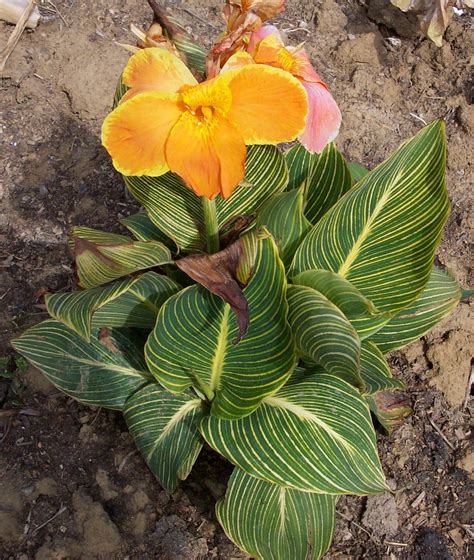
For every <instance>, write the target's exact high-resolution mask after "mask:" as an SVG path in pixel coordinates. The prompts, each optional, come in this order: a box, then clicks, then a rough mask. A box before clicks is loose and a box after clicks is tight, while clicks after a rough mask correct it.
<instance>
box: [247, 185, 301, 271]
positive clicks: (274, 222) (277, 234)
mask: <svg viewBox="0 0 474 560" xmlns="http://www.w3.org/2000/svg"><path fill="white" fill-rule="evenodd" d="M303 195H304V193H303V190H302V188H300V189H294V190H291V191H288V192H283V193H277V194H275V195H273V197H272V198H270V200H269V201H268V202H267V203H266V204H264V205H263V207H262V208H261V210H260V212H259V213H258V218H257V224H258V225H259V226H265V227H267V228H268V230H269V231H270V233H271V234H272V235H273V238H274V239H275V241H276V242H277V245H278V249H279V251H280V258H281V260H282V261H283V264H284V265H285V267H288V266H289V265H290V264H291V261H292V260H293V256H294V254H295V251H296V249H297V248H298V246H299V244H300V243H301V241H302V240H303V239H304V237H305V235H306V234H307V233H308V231H309V230H310V229H311V224H310V222H308V220H307V219H306V218H305V215H304V211H303V205H304V200H303Z"/></svg>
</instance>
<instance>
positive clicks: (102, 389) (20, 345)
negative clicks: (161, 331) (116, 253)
mask: <svg viewBox="0 0 474 560" xmlns="http://www.w3.org/2000/svg"><path fill="white" fill-rule="evenodd" d="M104 334H105V336H104V337H101V336H99V332H98V331H94V332H93V333H92V338H91V340H90V342H86V341H85V340H84V339H83V338H81V337H80V336H79V335H78V334H77V333H75V332H74V331H72V330H71V329H69V328H68V327H66V325H63V324H62V323H59V322H58V321H55V320H53V319H50V320H48V321H44V322H43V323H39V324H38V325H35V326H34V327H31V328H30V329H28V330H27V331H26V332H24V333H23V334H22V335H21V336H20V337H19V338H17V339H15V340H14V341H13V342H12V344H13V346H14V348H15V349H16V350H17V351H18V352H19V353H20V354H21V355H22V356H24V357H25V358H26V359H27V360H28V361H29V362H31V363H32V364H33V365H34V366H36V367H37V368H38V369H40V370H41V371H42V372H43V373H44V375H45V376H46V377H47V378H48V380H49V381H51V383H53V385H56V387H58V389H61V391H63V392H64V393H66V394H67V395H69V396H71V397H74V398H75V399H77V400H79V401H81V402H84V403H86V404H93V405H97V406H103V407H106V408H114V409H117V410H121V409H122V406H123V403H124V402H125V401H126V399H127V398H128V397H129V396H130V394H131V393H133V392H134V391H136V390H137V389H139V388H140V387H141V386H142V385H144V384H145V383H146V381H147V380H148V379H150V377H151V376H150V374H149V372H148V371H147V369H146V365H145V363H144V361H143V356H142V355H141V353H140V352H139V351H138V349H137V347H136V346H135V345H134V344H132V342H131V341H130V340H129V337H128V336H127V334H126V333H123V332H120V331H114V330H107V332H105V333H104Z"/></svg>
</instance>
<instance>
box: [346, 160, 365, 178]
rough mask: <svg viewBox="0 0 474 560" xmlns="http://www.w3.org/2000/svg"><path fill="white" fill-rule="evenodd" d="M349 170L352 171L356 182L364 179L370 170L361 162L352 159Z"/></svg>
mask: <svg viewBox="0 0 474 560" xmlns="http://www.w3.org/2000/svg"><path fill="white" fill-rule="evenodd" d="M347 167H348V168H349V171H350V173H351V177H352V181H353V182H354V183H358V182H359V181H360V180H361V179H363V178H364V177H365V176H366V175H367V173H369V170H368V169H367V168H366V167H364V166H363V165H361V164H360V163H356V162H355V161H351V162H349V163H348V164H347Z"/></svg>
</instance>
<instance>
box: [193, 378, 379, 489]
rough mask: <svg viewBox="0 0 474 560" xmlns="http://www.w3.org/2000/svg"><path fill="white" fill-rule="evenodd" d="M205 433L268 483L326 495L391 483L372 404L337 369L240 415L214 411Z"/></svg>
mask: <svg viewBox="0 0 474 560" xmlns="http://www.w3.org/2000/svg"><path fill="white" fill-rule="evenodd" d="M201 431H202V434H203V436H204V438H205V439H206V441H207V442H208V444H209V445H210V446H211V447H212V448H213V449H215V450H216V451H218V452H219V453H221V455H223V456H224V457H226V458H227V459H228V460H229V461H231V462H232V463H233V464H234V465H236V466H238V467H239V468H241V469H242V470H244V471H245V472H246V473H247V474H249V475H251V476H255V477H257V478H261V479H263V480H266V481H268V482H273V483H275V484H279V485H283V486H286V487H289V488H294V489H297V490H303V491H310V492H319V493H322V494H346V493H352V494H359V495H366V494H374V493H377V492H383V491H384V490H386V489H387V487H386V485H385V481H384V476H383V472H382V468H381V465H380V461H379V459H378V456H377V450H376V440H375V433H374V429H373V426H372V421H371V418H370V413H369V409H368V407H367V404H366V403H365V400H364V399H363V397H361V395H360V394H359V391H358V390H357V389H355V388H354V387H352V385H350V384H349V383H346V382H345V381H344V380H342V379H340V378H338V377H336V376H334V375H330V374H321V375H319V374H318V375H313V376H310V377H308V378H307V379H306V380H304V381H302V382H301V383H297V384H290V385H288V386H286V385H285V386H284V387H283V388H282V389H280V390H279V391H278V393H276V394H275V395H273V396H270V397H266V398H265V399H264V400H263V402H262V404H261V405H260V406H259V407H258V408H257V410H255V411H254V412H253V413H252V414H250V415H249V416H246V417H245V418H240V419H239V420H234V421H228V420H223V419H221V418H217V417H215V416H209V417H206V418H204V419H203V420H202V423H201Z"/></svg>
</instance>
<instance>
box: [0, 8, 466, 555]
mask: <svg viewBox="0 0 474 560" xmlns="http://www.w3.org/2000/svg"><path fill="white" fill-rule="evenodd" d="M167 5H168V6H170V7H172V9H173V13H174V14H175V15H177V16H178V17H180V18H181V20H182V21H183V22H184V23H185V24H186V25H187V26H188V27H189V30H190V31H191V32H192V33H194V35H195V37H196V38H198V39H199V40H200V41H201V42H202V43H204V44H205V46H208V45H209V43H210V40H211V37H212V36H214V35H215V34H216V33H217V32H218V31H219V29H220V20H219V6H220V2H219V1H218V0H201V1H199V2H198V1H197V0H196V1H194V0H193V1H188V2H184V1H183V2H181V1H175V2H168V3H167ZM42 6H43V7H42ZM54 7H55V8H53V7H52V4H50V3H47V2H40V10H41V11H42V14H43V15H44V16H46V20H47V21H44V22H43V23H42V24H41V25H40V26H39V27H38V28H37V29H36V30H35V31H33V32H27V33H25V34H24V35H23V37H22V39H21V41H20V43H19V45H18V46H17V48H16V50H15V51H14V53H13V55H12V56H11V58H10V60H9V63H8V65H7V68H6V71H5V73H4V75H3V77H2V78H1V80H0V108H1V109H0V111H1V112H0V142H1V143H2V148H1V151H0V167H1V168H2V173H0V206H1V210H2V212H1V213H0V301H1V305H2V309H1V311H0V341H1V343H2V351H1V353H2V354H9V353H10V352H11V349H10V348H9V340H10V338H11V337H12V336H14V335H15V334H17V333H19V332H21V330H22V329H23V328H25V327H26V326H28V325H30V324H33V323H35V322H37V321H39V320H41V319H42V318H44V313H43V309H42V308H41V294H42V293H44V291H45V290H48V291H55V290H58V289H61V290H62V289H71V288H72V287H74V278H73V273H72V267H71V258H70V256H69V254H68V252H67V247H66V236H67V232H68V230H69V229H70V228H71V226H73V225H77V224H84V225H88V226H91V227H99V228H102V229H108V230H116V229H117V219H118V218H119V217H121V216H124V215H128V214H130V213H132V212H134V211H135V210H136V209H137V205H136V204H135V203H134V201H133V200H131V199H130V198H129V197H128V196H127V193H126V192H125V189H124V188H123V185H122V181H121V178H120V177H119V176H118V175H117V174H116V173H115V172H114V171H113V169H112V167H111V165H110V161H109V159H108V157H107V156H106V154H105V153H104V150H103V149H102V148H101V146H100V141H99V129H100V123H101V120H102V119H103V117H104V116H105V115H106V113H107V111H108V110H109V108H110V99H111V95H112V92H113V89H114V84H115V82H116V79H117V76H118V75H119V72H120V70H121V67H122V66H123V64H124V62H125V61H126V59H127V54H126V53H125V51H123V50H121V49H120V48H119V47H117V46H116V45H115V44H114V43H113V41H118V42H131V41H132V37H131V35H130V33H129V32H128V31H127V30H128V28H129V25H130V23H136V24H139V25H143V26H145V25H146V24H147V23H148V21H149V12H148V8H147V6H146V3H145V2H144V1H141V0H114V1H113V2H111V1H110V0H108V1H105V0H94V1H92V0H88V1H84V0H83V1H80V0H75V1H74V0H56V2H55V4H54ZM48 8H49V9H48ZM471 23H472V22H471V20H470V18H469V14H465V15H463V16H461V17H455V18H454V20H453V22H452V24H451V26H450V28H449V29H448V32H447V34H446V41H445V43H444V46H443V47H442V48H441V49H438V48H436V47H435V46H434V45H433V44H431V43H430V42H429V41H427V40H424V39H422V38H420V37H419V36H418V31H417V28H416V26H415V25H414V21H413V19H411V18H407V17H406V16H404V15H403V14H401V13H398V12H396V11H395V10H393V9H392V8H390V7H389V6H388V2H384V1H382V0H367V1H365V2H363V1H356V0H348V1H342V0H341V1H336V0H321V1H318V2H314V1H313V0H308V1H304V0H287V11H286V12H285V13H284V14H282V15H281V17H280V18H279V25H280V27H281V28H283V30H284V32H285V33H286V35H287V38H288V40H289V41H291V42H292V43H294V44H297V43H299V42H301V41H306V46H307V48H308V50H309V52H310V54H311V56H312V58H313V61H314V62H315V65H316V68H317V70H318V72H319V73H320V74H321V76H322V77H323V78H324V79H325V81H326V82H327V83H328V85H329V87H330V88H331V90H332V91H333V93H334V95H335V97H336V99H337V100H338V103H339V105H340V107H341V110H342V113H343V117H344V121H343V127H342V130H341V134H340V136H339V138H338V146H339V148H340V149H341V150H342V151H343V152H344V153H345V155H346V156H347V157H348V159H350V160H353V161H359V162H361V163H363V164H366V165H367V166H369V167H373V166H374V165H376V164H377V163H379V162H380V161H382V160H383V159H384V158H385V157H386V156H387V155H388V154H389V153H390V152H391V151H392V150H393V149H395V148H396V146H397V145H398V144H399V143H400V142H401V141H402V140H403V139H405V138H406V137H408V136H410V135H412V134H414V133H415V132H416V131H417V130H418V129H419V128H420V127H421V126H422V121H426V122H429V121H431V120H432V119H434V118H437V117H443V118H444V119H445V120H446V127H447V140H448V168H447V185H448V189H449V194H450V199H451V203H452V213H451V217H450V219H449V222H448V226H447V229H446V233H445V237H444V240H443V243H442V245H441V248H440V250H439V253H438V260H439V262H440V263H441V264H443V265H445V266H447V267H449V268H450V269H451V270H452V271H453V272H454V273H455V274H456V276H457V277H458V278H459V280H460V281H461V283H462V284H463V285H469V284H470V283H471V284H472V260H471V259H472V258H471V256H470V255H471V254H472V253H470V252H469V243H472V224H473V223H474V221H473V216H472V204H470V203H471V202H472V195H471V191H470V190H469V189H470V184H471V183H472V179H473V169H472V166H473V162H472V158H471V159H470V158H469V154H472V152H473V148H474V145H473V144H474V142H473V132H474V105H473V95H474V93H473V81H472V78H470V76H472V73H471V74H470V71H471V72H472V67H470V58H469V57H470V56H471V54H472V51H471V50H470V49H471V46H472V43H470V38H469V32H470V29H469V26H470V25H471ZM10 32H11V26H8V25H6V24H3V23H1V22H0V43H4V42H5V41H6V38H7V37H8V35H9V33H10ZM472 324H473V323H472V317H471V309H470V306H469V304H468V303H462V304H461V305H460V306H459V307H458V308H457V309H456V310H455V312H454V313H453V314H452V316H451V317H450V318H448V319H446V320H445V321H444V322H443V323H442V324H441V325H439V326H437V327H436V329H434V330H433V331H432V332H431V333H429V334H428V335H427V336H425V337H424V338H423V339H422V340H421V341H420V342H417V343H414V344H412V345H411V346H409V347H408V348H406V349H405V350H404V351H400V352H397V353H395V354H394V355H393V356H392V366H393V368H394V373H395V374H396V375H399V376H400V377H401V378H402V379H404V381H406V383H407V388H408V393H409V395H410V396H411V398H412V401H413V404H414V414H413V416H411V417H410V418H409V419H407V421H406V422H405V423H404V425H403V426H402V427H400V428H399V429H398V430H397V431H396V432H395V433H394V434H393V435H392V436H390V437H386V436H380V442H379V443H380V451H381V458H382V463H383V466H384V469H385V472H386V474H387V477H388V478H389V480H390V483H391V485H392V489H393V493H392V494H389V493H387V494H384V495H382V496H374V497H370V498H367V499H362V498H355V497H347V498H343V499H341V500H340V502H339V504H338V519H337V529H336V536H335V542H334V546H333V548H332V549H331V551H330V552H329V553H328V555H327V558H328V559H331V560H333V559H347V560H349V559H351V560H353V559H359V558H371V559H374V558H380V559H387V560H395V559H400V560H415V559H421V560H436V559H443V560H448V559H453V560H461V559H463V558H468V557H469V556H470V555H472V537H473V535H474V526H473V523H474V516H473V511H472V488H473V482H472V479H471V478H470V474H469V473H471V476H472V470H473V462H474V455H473V451H472V447H470V446H469V441H470V438H471V424H470V422H471V418H472V416H471V412H472V409H471V408H470V403H469V400H468V397H469V393H468V383H469V375H470V371H471V350H470V344H469V343H470V341H472ZM471 346H472V344H471ZM0 379H1V378H0ZM0 407H2V409H3V411H5V410H10V409H12V408H15V409H17V410H23V411H26V413H27V414H18V415H14V416H8V417H1V416H0V440H1V444H0V445H1V454H0V496H1V500H0V558H1V559H7V558H8V559H10V558H12V559H18V560H20V559H21V560H27V559H29V558H35V559H39V560H43V559H44V560H46V559H48V560H49V559H51V558H57V559H59V558H83V559H86V558H87V559H88V560H89V559H91V558H95V557H98V558H120V559H123V558H130V559H131V560H134V559H140V560H142V559H146V558H160V559H163V560H167V559H170V560H171V559H173V560H178V559H183V560H189V559H211V558H222V559H226V560H228V559H231V558H243V557H245V556H244V555H243V554H242V553H240V552H239V551H238V550H237V549H236V548H235V547H234V546H233V545H232V544H231V543H230V542H229V541H228V539H227V538H226V537H225V535H224V534H223V532H222V530H221V529H220V528H219V526H218V524H217V522H216V519H215V515H214V513H213V504H214V501H215V499H217V498H218V497H220V496H221V495H222V494H223V492H224V490H225V483H226V480H227V477H228V476H229V473H230V467H229V466H228V465H227V464H226V463H224V462H223V461H221V460H220V459H218V458H217V457H216V456H215V455H214V454H213V453H212V452H210V451H208V450H206V451H205V452H204V453H203V455H202V456H201V458H200V459H199V461H198V464H197V466H196V468H195V470H194V471H193V473H192V474H191V476H190V478H189V479H188V480H187V481H186V482H185V483H183V484H182V485H181V487H180V489H179V490H178V491H177V492H176V493H175V494H173V495H172V496H169V495H167V494H166V493H165V492H164V491H162V490H161V488H160V487H159V485H158V484H157V482H156V481H155V480H154V479H153V477H152V475H151V474H150V473H149V471H148V470H147V468H146V466H145V464H144V462H143V461H142V459H141V458H140V456H139V454H138V453H137V452H136V450H135V447H134V445H133V442H132V441H131V438H130V436H129V434H128V432H127V430H126V426H125V424H124V423H123V420H122V419H121V417H120V415H119V414H116V413H113V412H110V411H104V410H93V409H91V408H89V407H84V406H82V405H80V404H78V403H76V402H74V401H72V400H71V399H68V398H67V397H65V396H64V395H62V394H61V393H58V391H57V390H56V389H54V387H52V386H51V385H49V384H48V383H47V382H46V381H45V380H44V378H42V376H41V375H40V374H39V373H38V372H37V371H35V370H32V369H30V370H28V371H27V372H23V373H21V372H18V373H17V374H16V375H15V378H14V380H13V381H11V380H5V381H1V380H0ZM0 412H2V410H0ZM33 414H38V415H33ZM2 434H3V435H2ZM470 497H471V500H470ZM469 547H471V548H469Z"/></svg>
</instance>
